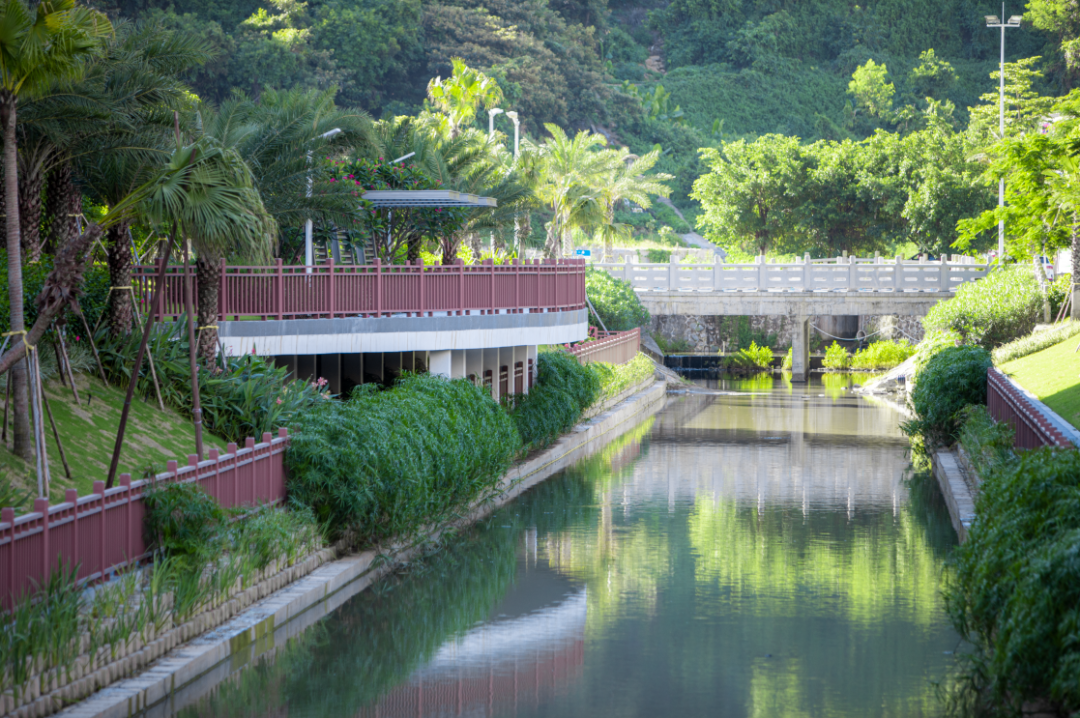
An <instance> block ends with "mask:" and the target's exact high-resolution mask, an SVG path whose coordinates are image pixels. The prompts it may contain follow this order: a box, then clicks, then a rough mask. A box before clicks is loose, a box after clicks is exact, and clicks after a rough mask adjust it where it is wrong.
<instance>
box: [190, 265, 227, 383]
mask: <svg viewBox="0 0 1080 718" xmlns="http://www.w3.org/2000/svg"><path fill="white" fill-rule="evenodd" d="M195 272H196V276H197V277H198V285H199V290H198V306H197V307H196V308H195V314H196V316H197V317H198V318H199V326H200V327H212V326H216V325H217V320H218V297H219V296H220V294H221V264H220V263H219V262H214V261H212V260H209V259H204V258H203V257H201V256H200V257H199V258H198V259H197V260H195ZM198 342H199V356H201V357H202V358H203V360H204V361H205V362H206V363H207V364H210V363H212V362H213V361H214V357H215V356H217V345H218V332H217V329H202V330H201V331H200V332H199V335H198Z"/></svg>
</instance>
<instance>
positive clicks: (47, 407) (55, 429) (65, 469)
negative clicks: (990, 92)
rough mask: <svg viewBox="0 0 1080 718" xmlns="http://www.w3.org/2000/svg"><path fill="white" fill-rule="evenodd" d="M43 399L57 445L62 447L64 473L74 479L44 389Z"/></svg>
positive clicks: (59, 447) (61, 457) (61, 458)
mask: <svg viewBox="0 0 1080 718" xmlns="http://www.w3.org/2000/svg"><path fill="white" fill-rule="evenodd" d="M41 400H42V403H43V404H44V405H45V413H46V414H48V415H49V424H51V425H52V433H53V438H54V439H56V447H57V448H58V449H60V461H62V462H63V463H64V475H65V476H67V477H68V478H69V479H74V478H75V477H74V476H72V475H71V467H70V466H68V460H67V454H66V453H65V452H64V444H63V443H62V442H61V441H60V432H59V431H58V430H57V428H56V420H55V419H53V413H52V407H51V406H49V397H48V395H47V394H46V393H45V391H44V390H42V392H41ZM76 401H77V400H76Z"/></svg>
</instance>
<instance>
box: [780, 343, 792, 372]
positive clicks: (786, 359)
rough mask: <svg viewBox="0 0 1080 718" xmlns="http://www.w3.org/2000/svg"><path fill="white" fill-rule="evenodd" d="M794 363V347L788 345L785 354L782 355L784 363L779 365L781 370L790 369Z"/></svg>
mask: <svg viewBox="0 0 1080 718" xmlns="http://www.w3.org/2000/svg"><path fill="white" fill-rule="evenodd" d="M794 365H795V347H788V350H787V354H785V355H784V363H783V364H781V365H780V368H781V369H782V370H783V371H790V370H791V367H793V366H794Z"/></svg>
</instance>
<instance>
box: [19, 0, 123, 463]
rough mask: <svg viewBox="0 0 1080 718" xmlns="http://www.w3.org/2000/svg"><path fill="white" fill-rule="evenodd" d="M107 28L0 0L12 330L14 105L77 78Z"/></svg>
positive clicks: (61, 2) (56, 4) (22, 445)
mask: <svg viewBox="0 0 1080 718" xmlns="http://www.w3.org/2000/svg"><path fill="white" fill-rule="evenodd" d="M110 31H111V26H110V25H109V21H108V19H106V17H105V15H103V14H102V13H100V12H97V11H96V10H91V9H89V8H86V7H81V6H76V5H75V2H74V0H42V1H41V2H39V3H38V5H37V8H36V9H35V10H31V9H30V8H29V7H27V5H26V3H25V2H24V0H0V123H2V124H3V133H4V200H5V207H6V209H7V213H6V214H7V216H6V218H5V224H6V227H5V228H6V233H7V263H8V298H9V305H10V307H11V330H12V331H14V332H21V331H24V330H25V329H26V320H25V317H24V312H23V282H22V262H21V247H20V231H19V230H20V227H19V181H18V147H17V140H16V126H17V123H18V116H17V114H18V113H17V104H18V102H19V100H20V99H21V98H23V99H25V98H29V97H33V96H34V95H36V94H41V93H43V92H44V91H46V90H47V89H48V88H49V87H50V86H51V85H52V84H53V83H54V82H55V81H56V80H57V79H59V78H73V77H77V76H78V75H79V74H80V73H81V71H82V70H83V67H84V64H83V61H84V60H86V59H87V58H89V57H90V56H92V55H94V54H95V53H96V52H97V51H98V49H99V48H100V45H101V39H102V38H103V37H105V36H106V35H108V33H109V32H110ZM11 371H12V385H13V386H12V388H13V399H14V417H15V419H14V450H15V453H16V455H18V456H19V457H21V458H23V459H26V460H29V459H30V458H32V455H33V448H32V447H31V437H30V419H29V413H28V402H29V392H28V385H27V376H26V370H25V367H24V366H23V365H22V364H16V365H15V366H14V367H12V370H11Z"/></svg>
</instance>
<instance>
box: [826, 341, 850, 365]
mask: <svg viewBox="0 0 1080 718" xmlns="http://www.w3.org/2000/svg"><path fill="white" fill-rule="evenodd" d="M821 364H822V365H823V366H824V367H825V368H826V369H834V370H843V369H848V368H850V367H851V355H850V354H848V350H847V349H845V348H844V347H842V346H840V345H839V344H838V343H837V342H833V343H832V344H831V345H830V346H829V348H828V349H826V350H825V359H824V360H823V361H822V362H821Z"/></svg>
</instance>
